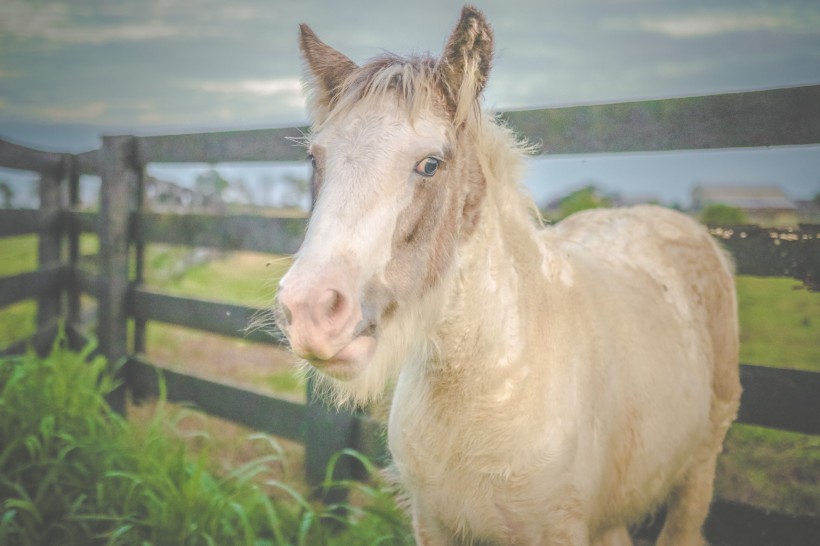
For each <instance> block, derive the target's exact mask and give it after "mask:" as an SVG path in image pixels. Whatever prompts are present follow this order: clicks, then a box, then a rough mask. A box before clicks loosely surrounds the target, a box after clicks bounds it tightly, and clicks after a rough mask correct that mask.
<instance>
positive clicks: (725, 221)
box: [700, 204, 749, 226]
mask: <svg viewBox="0 0 820 546" xmlns="http://www.w3.org/2000/svg"><path fill="white" fill-rule="evenodd" d="M700 221H701V222H702V223H704V224H707V225H713V226H733V225H738V224H748V223H749V218H748V216H747V215H746V212H745V211H744V210H743V209H739V208H737V207H732V206H730V205H721V204H713V205H706V206H705V207H704V208H703V210H702V211H701V213H700Z"/></svg>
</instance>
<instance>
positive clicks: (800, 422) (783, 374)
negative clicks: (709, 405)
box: [738, 364, 820, 434]
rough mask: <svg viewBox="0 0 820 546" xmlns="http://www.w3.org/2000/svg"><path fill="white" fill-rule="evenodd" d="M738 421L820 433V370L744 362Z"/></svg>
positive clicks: (808, 432) (793, 430)
mask: <svg viewBox="0 0 820 546" xmlns="http://www.w3.org/2000/svg"><path fill="white" fill-rule="evenodd" d="M740 383H741V385H743V396H742V398H741V401H740V412H739V414H738V422H739V423H745V424H749V425H758V426H764V427H770V428H776V429H780V430H788V431H792V432H800V433H803V434H820V399H819V398H818V396H819V395H818V393H820V373H818V372H807V371H802V370H784V369H778V368H769V367H766V366H752V365H748V364H744V365H742V366H741V367H740Z"/></svg>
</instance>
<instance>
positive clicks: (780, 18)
mask: <svg viewBox="0 0 820 546" xmlns="http://www.w3.org/2000/svg"><path fill="white" fill-rule="evenodd" d="M474 3H475V4H476V5H477V6H478V7H479V8H481V9H482V10H483V11H484V12H485V13H486V15H487V16H488V18H489V20H490V22H491V24H492V25H493V27H494V29H495V37H496V62H495V66H494V69H493V73H492V75H491V79H490V84H489V87H488V89H487V92H486V100H485V102H486V104H487V106H489V107H490V108H493V109H497V110H504V109H508V108H522V107H537V106H553V105H570V104H579V103H597V102H613V101H623V100H630V99H638V98H663V97H678V96H689V95H700V94H712V93H720V92H726V91H741V90H753V89H764V88H772V87H786V86H794V85H804V84H812V83H820V2H818V1H817V0H802V1H801V0H768V1H755V0H706V1H702V0H669V1H661V0H544V1H536V0H526V1H515V0H484V1H481V0H478V1H476V2H474ZM461 4H462V3H461V2H454V1H449V0H404V1H401V2H391V1H386V0H345V1H330V0H324V1H320V0H298V1H279V0H231V1H225V0H188V1H183V0H71V1H64V2H59V1H51V0H28V1H26V0H0V136H2V137H3V138H7V139H11V140H15V141H17V142H22V143H26V144H32V145H35V146H38V147H41V148H47V149H56V150H62V151H75V152H76V151H84V150H87V149H91V148H93V147H95V143H96V140H95V138H96V136H97V135H99V134H100V133H105V132H111V131H127V132H134V133H141V134H145V133H158V132H165V131H175V132H179V131H191V130H212V129H225V128H236V127H268V126H283V125H291V124H296V123H304V122H305V114H304V102H303V99H302V94H301V88H300V83H299V76H300V72H301V63H300V58H299V51H298V47H297V41H296V37H297V28H298V24H299V23H300V22H307V23H308V24H310V25H311V26H312V28H313V29H314V30H315V31H316V32H317V34H318V35H319V36H320V37H321V38H322V39H323V40H325V41H326V42H328V43H330V44H331V45H333V46H335V47H337V48H338V49H340V50H341V51H342V52H344V53H345V54H347V55H348V56H349V57H351V58H352V59H354V60H355V61H357V62H362V61H365V60H366V59H368V58H370V57H372V56H374V55H377V54H379V53H380V52H381V51H382V50H389V51H394V52H399V53H406V52H423V51H432V52H439V51H440V49H441V47H442V45H443V43H444V40H445V39H446V37H447V35H448V33H449V31H450V30H451V28H452V27H453V25H454V24H455V22H456V20H457V17H458V13H459V10H460V6H461ZM815 152H816V150H815ZM806 155H807V158H808V159H805V164H804V166H805V168H806V169H809V170H812V169H814V171H815V172H817V173H818V174H817V176H816V177H815V179H814V180H815V182H814V183H816V184H815V185H817V186H818V189H820V167H818V168H816V169H815V164H814V163H811V156H812V154H811V153H808V154H806ZM814 155H820V154H817V153H815V154H814ZM792 161H793V159H792ZM816 165H820V160H818V163H817V164H816ZM741 176H742V175H741ZM809 183H813V182H806V184H809Z"/></svg>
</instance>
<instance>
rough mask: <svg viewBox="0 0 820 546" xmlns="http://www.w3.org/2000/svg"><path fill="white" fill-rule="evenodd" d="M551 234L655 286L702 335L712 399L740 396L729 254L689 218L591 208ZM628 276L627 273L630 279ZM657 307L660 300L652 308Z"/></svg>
mask: <svg viewBox="0 0 820 546" xmlns="http://www.w3.org/2000/svg"><path fill="white" fill-rule="evenodd" d="M551 232H552V233H551V236H554V237H557V238H558V239H560V240H562V241H563V243H562V244H563V245H564V246H565V247H576V250H577V251H578V252H579V253H582V254H584V255H585V257H586V258H587V260H589V259H590V258H591V259H592V260H593V261H596V262H598V267H600V268H601V273H600V274H601V275H605V274H606V273H605V271H606V270H607V269H610V270H611V269H612V268H616V269H620V270H626V271H627V275H630V274H632V275H638V276H639V277H640V278H641V279H643V280H642V281H641V282H644V283H653V284H655V285H656V286H658V287H660V293H662V294H663V295H664V299H665V301H666V303H668V304H670V305H671V306H672V307H674V308H675V309H676V310H677V312H678V313H680V314H681V315H682V316H683V317H684V324H686V325H688V326H690V327H691V328H697V329H702V331H701V337H702V338H703V343H704V344H705V346H706V347H705V348H706V349H707V352H708V353H710V358H709V360H710V361H711V363H712V365H713V366H714V368H713V370H712V374H713V389H714V395H715V397H716V398H717V399H718V400H721V401H732V402H734V401H735V399H736V398H737V396H738V393H739V382H738V366H737V359H738V356H737V354H738V327H737V303H736V297H735V289H734V276H733V266H732V263H731V261H730V258H729V257H728V255H727V254H726V253H725V252H724V251H723V249H721V248H720V246H719V245H718V244H717V242H716V241H715V240H714V239H713V238H712V237H711V236H710V235H709V233H708V231H707V230H706V228H705V227H704V226H702V225H701V224H699V223H698V222H696V221H695V220H693V219H692V218H690V217H688V216H686V215H684V214H682V213H680V212H677V211H674V210H670V209H666V208H663V207H658V206H652V205H644V206H637V207H629V208H615V209H593V210H588V211H583V212H580V213H577V214H574V215H572V216H570V217H569V218H567V219H566V220H564V221H562V222H560V223H559V224H557V225H556V226H555V227H554V228H552V230H551ZM630 272H631V273H630ZM658 303H659V304H662V302H658Z"/></svg>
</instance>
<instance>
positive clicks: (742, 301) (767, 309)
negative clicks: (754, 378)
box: [737, 276, 820, 372]
mask: <svg viewBox="0 0 820 546" xmlns="http://www.w3.org/2000/svg"><path fill="white" fill-rule="evenodd" d="M737 292H738V308H739V312H740V360H741V362H745V363H747V364H760V365H765V366H776V367H782V368H794V369H801V370H810V371H818V372H820V294H818V293H812V292H808V291H807V290H805V289H804V288H803V286H802V284H801V283H800V282H799V281H795V280H793V279H786V278H771V277H748V276H739V277H738V278H737Z"/></svg>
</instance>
